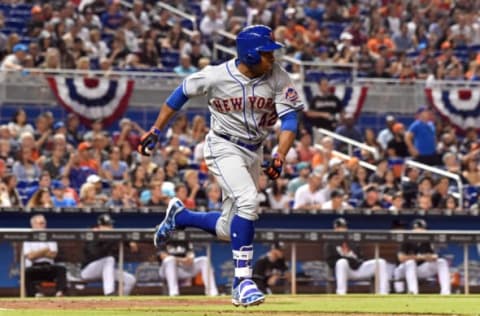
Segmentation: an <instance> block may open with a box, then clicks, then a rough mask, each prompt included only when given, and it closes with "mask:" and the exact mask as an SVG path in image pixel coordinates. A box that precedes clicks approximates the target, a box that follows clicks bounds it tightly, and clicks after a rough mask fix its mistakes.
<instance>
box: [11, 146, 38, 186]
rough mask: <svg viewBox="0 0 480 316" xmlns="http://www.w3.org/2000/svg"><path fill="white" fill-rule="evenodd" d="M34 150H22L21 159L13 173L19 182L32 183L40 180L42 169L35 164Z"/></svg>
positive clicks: (13, 168)
mask: <svg viewBox="0 0 480 316" xmlns="http://www.w3.org/2000/svg"><path fill="white" fill-rule="evenodd" d="M31 159H32V150H31V149H21V157H20V159H19V160H17V161H16V162H15V163H14V164H13V167H12V173H13V174H14V175H15V177H16V178H17V179H18V181H23V182H32V181H35V180H38V178H39V177H40V169H39V168H38V166H37V165H36V164H35V163H33V161H32V160H31Z"/></svg>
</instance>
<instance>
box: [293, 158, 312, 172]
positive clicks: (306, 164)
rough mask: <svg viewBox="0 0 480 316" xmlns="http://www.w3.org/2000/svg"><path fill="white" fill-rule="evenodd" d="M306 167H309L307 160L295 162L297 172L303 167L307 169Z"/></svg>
mask: <svg viewBox="0 0 480 316" xmlns="http://www.w3.org/2000/svg"><path fill="white" fill-rule="evenodd" d="M307 168H310V164H309V163H308V162H306V161H302V162H299V163H297V166H296V169H297V172H300V171H302V170H303V169H307Z"/></svg>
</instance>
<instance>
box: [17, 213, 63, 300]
mask: <svg viewBox="0 0 480 316" xmlns="http://www.w3.org/2000/svg"><path fill="white" fill-rule="evenodd" d="M30 225H31V227H32V229H33V230H44V229H45V228H46V227H47V220H46V219H45V216H43V215H40V214H38V215H33V216H32V217H31V218H30ZM22 252H23V256H24V257H25V288H26V292H27V296H36V297H40V296H43V294H42V293H40V292H36V291H37V289H36V285H38V284H37V282H38V281H55V288H56V293H55V296H63V295H64V294H65V291H66V289H67V278H66V269H65V267H64V266H61V265H58V264H55V263H54V260H55V257H56V256H57V253H58V245H57V242H55V241H26V242H24V243H23V250H22Z"/></svg>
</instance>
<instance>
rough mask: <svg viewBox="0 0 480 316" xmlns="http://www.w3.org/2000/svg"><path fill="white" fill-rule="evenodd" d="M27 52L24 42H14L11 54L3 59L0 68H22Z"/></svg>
mask: <svg viewBox="0 0 480 316" xmlns="http://www.w3.org/2000/svg"><path fill="white" fill-rule="evenodd" d="M27 52H28V47H27V46H26V45H25V44H16V45H15V46H14V47H13V54H10V55H7V56H6V57H5V58H4V59H3V61H2V64H1V65H0V70H22V69H23V65H22V63H23V61H24V60H25V58H26V57H27ZM21 111H23V110H21Z"/></svg>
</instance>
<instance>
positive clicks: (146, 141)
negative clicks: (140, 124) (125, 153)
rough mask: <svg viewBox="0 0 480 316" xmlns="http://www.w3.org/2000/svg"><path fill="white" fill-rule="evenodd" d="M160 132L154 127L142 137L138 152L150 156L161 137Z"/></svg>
mask: <svg viewBox="0 0 480 316" xmlns="http://www.w3.org/2000/svg"><path fill="white" fill-rule="evenodd" d="M160 133H161V132H160V130H159V129H158V128H156V127H152V128H151V129H150V130H149V131H148V132H146V133H145V134H143V135H142V138H141V139H140V144H139V145H138V147H137V151H138V152H139V153H141V154H142V155H144V156H150V154H151V153H152V151H153V149H154V148H155V145H156V144H157V142H158V139H159V137H160Z"/></svg>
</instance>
